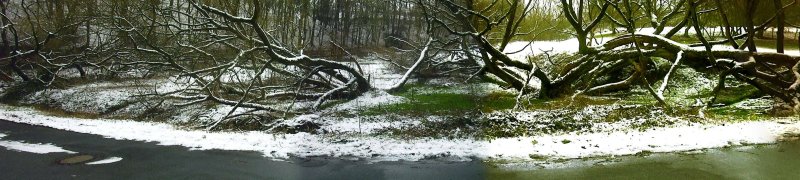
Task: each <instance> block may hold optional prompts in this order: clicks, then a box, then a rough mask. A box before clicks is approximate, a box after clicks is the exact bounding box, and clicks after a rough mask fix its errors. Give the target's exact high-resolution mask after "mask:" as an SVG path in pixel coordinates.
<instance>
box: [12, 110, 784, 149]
mask: <svg viewBox="0 0 800 180" xmlns="http://www.w3.org/2000/svg"><path fill="white" fill-rule="evenodd" d="M0 119H4V120H8V121H12V122H18V123H25V124H31V125H40V126H46V127H52V128H56V129H62V130H67V131H74V132H80V133H88V134H97V135H102V136H105V137H108V138H113V139H125V140H138V141H148V142H158V143H159V144H160V145H180V146H185V147H189V148H191V149H195V150H207V149H219V150H244V151H258V152H262V153H263V154H264V156H265V157H268V158H275V159H285V158H289V157H310V156H332V157H340V158H347V159H350V158H352V159H364V160H368V161H397V160H409V161H415V160H421V159H442V160H451V161H463V160H470V159H473V158H478V159H483V160H511V161H527V160H533V159H531V158H534V157H535V159H536V160H542V159H571V158H584V157H595V156H616V155H631V154H636V153H639V152H673V151H690V150H696V149H705V148H719V147H727V146H737V145H747V144H765V143H774V142H777V141H778V140H779V139H780V138H782V137H783V136H784V134H798V133H800V123H798V122H794V121H791V122H789V121H786V122H777V121H756V122H738V123H728V124H692V125H678V126H673V127H664V128H654V129H650V130H646V131H636V130H630V131H618V132H603V133H568V134H555V135H541V136H532V137H515V138H498V139H494V140H490V141H489V140H474V139H433V138H419V139H396V138H389V137H364V136H361V137H359V136H355V137H350V138H347V139H341V138H336V137H326V136H324V135H314V134H308V133H297V134H270V133H265V132H261V131H246V132H207V131H201V130H186V129H183V128H179V127H176V126H174V125H170V124H163V123H149V122H137V121H132V120H107V119H78V118H63V117H54V116H48V115H45V114H44V113H42V112H39V111H36V110H34V109H30V108H23V107H11V106H6V105H0Z"/></svg>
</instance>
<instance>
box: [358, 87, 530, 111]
mask: <svg viewBox="0 0 800 180" xmlns="http://www.w3.org/2000/svg"><path fill="white" fill-rule="evenodd" d="M420 89H422V87H416V86H412V87H409V88H406V90H404V91H401V92H397V93H394V94H393V95H396V96H402V97H405V98H406V99H407V101H404V102H402V103H397V104H389V105H383V106H376V107H372V108H369V109H367V110H365V111H363V112H362V113H361V114H362V115H380V114H385V113H397V114H405V115H408V114H435V115H448V114H461V113H463V112H470V111H481V112H492V111H495V110H502V109H510V108H513V107H514V104H515V99H514V95H513V94H510V93H504V92H497V93H491V94H488V95H486V96H477V95H471V94H461V93H453V92H447V88H446V87H445V88H443V87H434V89H436V90H439V91H434V92H429V93H419V92H418V90H420Z"/></svg>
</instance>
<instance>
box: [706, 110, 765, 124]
mask: <svg viewBox="0 0 800 180" xmlns="http://www.w3.org/2000/svg"><path fill="white" fill-rule="evenodd" d="M706 116H707V117H710V118H713V119H718V120H724V121H756V120H764V119H770V118H771V116H769V115H768V114H767V113H766V111H765V110H756V109H739V108H735V107H729V106H726V107H719V108H711V109H709V110H708V111H706Z"/></svg>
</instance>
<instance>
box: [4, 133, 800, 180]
mask: <svg viewBox="0 0 800 180" xmlns="http://www.w3.org/2000/svg"><path fill="white" fill-rule="evenodd" d="M0 133H3V134H7V135H8V136H6V137H4V138H3V140H15V141H25V142H30V143H52V144H55V145H57V146H60V147H63V148H64V149H67V150H71V151H76V152H80V153H88V154H92V155H95V156H99V157H100V158H102V157H110V156H117V157H122V158H124V159H123V160H122V161H120V162H116V163H112V164H104V165H93V166H90V165H70V166H67V165H59V164H57V163H56V161H58V160H59V159H62V158H65V157H68V156H70V155H68V154H64V153H51V154H45V155H42V154H33V153H26V152H16V151H9V150H6V149H5V148H2V147H0V179H800V143H797V142H790V143H781V144H775V145H757V146H748V147H734V148H724V149H714V150H704V151H702V152H696V153H665V154H653V155H649V156H645V157H641V156H627V157H614V158H611V157H609V158H595V159H589V160H570V161H565V162H555V163H549V164H547V165H546V166H556V167H551V168H541V167H539V166H537V165H534V164H512V165H509V164H492V163H482V162H479V161H473V162H457V163H454V162H445V161H435V160H432V161H422V162H382V163H367V162H364V161H350V160H342V159H336V158H327V157H319V158H306V159H300V158H296V159H291V160H287V161H273V160H269V159H265V158H263V157H261V155H260V154H259V153H255V152H240V151H213V150H212V151H190V150H188V149H187V148H184V147H178V146H159V145H156V143H147V142H138V141H124V140H122V141H121V140H113V139H107V138H103V137H100V136H96V135H88V134H80V133H73V132H66V131H60V130H55V129H50V128H44V127H38V126H30V125H23V124H16V123H10V122H6V121H0Z"/></svg>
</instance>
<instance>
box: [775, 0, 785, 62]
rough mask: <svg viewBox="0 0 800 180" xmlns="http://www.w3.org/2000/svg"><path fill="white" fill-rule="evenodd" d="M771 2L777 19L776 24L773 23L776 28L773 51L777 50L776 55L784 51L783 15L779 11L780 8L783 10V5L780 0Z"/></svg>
mask: <svg viewBox="0 0 800 180" xmlns="http://www.w3.org/2000/svg"><path fill="white" fill-rule="evenodd" d="M772 2H773V3H774V4H775V11H777V12H778V19H777V22H775V25H776V26H777V28H778V32H777V35H776V36H775V38H776V45H775V49H777V52H778V53H783V51H784V50H783V48H784V47H783V46H784V45H783V39H784V36H783V33H784V31H785V30H784V29H785V28H784V26H785V25H784V24H785V14H784V13H783V11H781V8H783V3H781V0H772Z"/></svg>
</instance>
